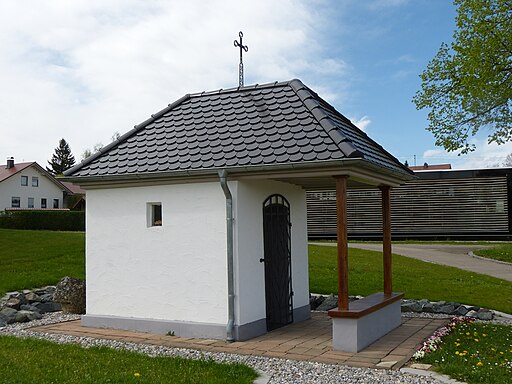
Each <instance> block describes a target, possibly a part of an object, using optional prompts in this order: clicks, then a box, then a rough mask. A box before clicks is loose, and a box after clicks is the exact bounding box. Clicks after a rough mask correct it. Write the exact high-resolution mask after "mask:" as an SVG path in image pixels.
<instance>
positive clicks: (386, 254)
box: [380, 185, 393, 295]
mask: <svg viewBox="0 0 512 384" xmlns="http://www.w3.org/2000/svg"><path fill="white" fill-rule="evenodd" d="M380 191H381V195H382V255H383V258H384V294H386V295H391V293H392V292H393V281H392V266H391V199H390V187H389V186H387V185H385V186H381V187H380Z"/></svg>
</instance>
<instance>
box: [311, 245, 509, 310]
mask: <svg viewBox="0 0 512 384" xmlns="http://www.w3.org/2000/svg"><path fill="white" fill-rule="evenodd" d="M348 263H349V275H348V283H349V293H350V294H351V295H363V296H365V295H369V294H372V293H375V292H381V291H382V285H383V283H382V274H383V271H382V270H383V268H382V253H381V252H374V251H365V250H360V249H355V248H351V249H349V259H348ZM309 287H310V291H311V292H314V293H323V294H330V293H337V291H338V288H337V266H336V248H335V247H323V246H315V245H310V246H309ZM393 290H394V291H400V292H404V293H405V297H407V298H415V299H422V298H426V299H429V300H433V301H438V300H445V301H458V302H461V303H464V304H472V305H478V306H482V307H487V308H491V309H496V310H499V311H503V312H507V313H512V282H508V281H505V280H500V279H496V278H493V277H489V276H485V275H480V274H478V273H473V272H467V271H463V270H460V269H457V268H453V267H447V266H442V265H437V264H432V263H426V262H423V261H420V260H416V259H411V258H407V257H404V256H399V255H393Z"/></svg>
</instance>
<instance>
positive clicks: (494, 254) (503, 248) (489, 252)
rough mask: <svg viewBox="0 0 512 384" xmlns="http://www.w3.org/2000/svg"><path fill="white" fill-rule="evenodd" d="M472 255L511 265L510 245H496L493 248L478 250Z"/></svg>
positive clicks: (511, 246)
mask: <svg viewBox="0 0 512 384" xmlns="http://www.w3.org/2000/svg"><path fill="white" fill-rule="evenodd" d="M474 253H475V254H476V255H478V256H483V257H488V258H490V259H495V260H500V261H506V262H507V263H512V244H498V245H496V246H495V247H493V248H487V249H480V250H478V251H476V252H474Z"/></svg>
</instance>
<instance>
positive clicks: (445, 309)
mask: <svg viewBox="0 0 512 384" xmlns="http://www.w3.org/2000/svg"><path fill="white" fill-rule="evenodd" d="M454 310H455V306H454V305H452V304H448V303H446V304H445V305H443V306H441V307H440V308H439V312H441V313H446V314H447V315H449V314H451V313H452V312H453V311H454Z"/></svg>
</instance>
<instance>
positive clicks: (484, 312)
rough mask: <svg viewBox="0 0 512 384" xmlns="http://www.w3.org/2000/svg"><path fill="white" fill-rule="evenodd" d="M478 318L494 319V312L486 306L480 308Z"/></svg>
mask: <svg viewBox="0 0 512 384" xmlns="http://www.w3.org/2000/svg"><path fill="white" fill-rule="evenodd" d="M476 316H477V318H478V319H480V320H492V318H493V315H492V312H491V311H489V310H488V309H485V308H480V309H479V311H478V312H477V315H476Z"/></svg>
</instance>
